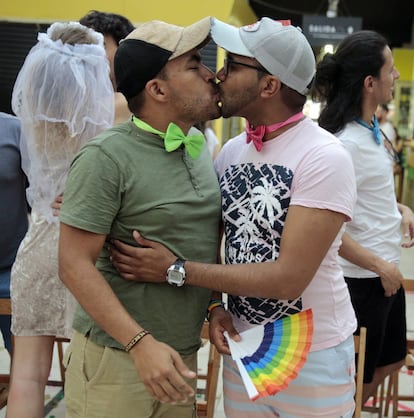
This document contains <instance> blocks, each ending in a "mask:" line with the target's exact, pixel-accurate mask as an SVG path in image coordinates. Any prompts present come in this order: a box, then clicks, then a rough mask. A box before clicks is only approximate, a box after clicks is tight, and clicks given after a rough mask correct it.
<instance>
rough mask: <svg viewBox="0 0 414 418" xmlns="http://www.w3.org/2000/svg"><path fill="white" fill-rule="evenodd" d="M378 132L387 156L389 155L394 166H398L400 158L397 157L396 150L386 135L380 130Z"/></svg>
mask: <svg viewBox="0 0 414 418" xmlns="http://www.w3.org/2000/svg"><path fill="white" fill-rule="evenodd" d="M380 132H381V134H382V136H383V137H384V146H385V149H386V150H387V152H388V154H389V155H390V157H391V158H392V160H393V161H394V163H395V164H400V163H401V160H400V157H399V156H398V152H397V150H396V149H395V148H394V145H392V142H391V141H390V140H389V139H388V137H387V135H385V133H384V131H383V130H382V129H380Z"/></svg>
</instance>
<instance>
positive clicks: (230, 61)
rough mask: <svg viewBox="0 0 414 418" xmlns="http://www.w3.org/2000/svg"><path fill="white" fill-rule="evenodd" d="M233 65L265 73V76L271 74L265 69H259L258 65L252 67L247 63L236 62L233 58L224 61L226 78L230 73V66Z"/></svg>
mask: <svg viewBox="0 0 414 418" xmlns="http://www.w3.org/2000/svg"><path fill="white" fill-rule="evenodd" d="M232 65H241V66H243V67H247V68H251V69H253V70H256V71H260V72H262V73H265V74H270V73H269V71H267V70H266V69H265V68H263V67H258V66H256V65H252V64H246V63H245V62H240V61H236V60H234V59H233V58H230V57H226V58H225V59H224V66H223V71H224V75H225V76H227V75H228V73H229V72H230V66H232Z"/></svg>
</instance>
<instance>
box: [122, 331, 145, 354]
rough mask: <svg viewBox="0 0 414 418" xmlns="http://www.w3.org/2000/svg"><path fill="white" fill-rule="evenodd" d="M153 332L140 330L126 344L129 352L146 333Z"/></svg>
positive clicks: (126, 349)
mask: <svg viewBox="0 0 414 418" xmlns="http://www.w3.org/2000/svg"><path fill="white" fill-rule="evenodd" d="M148 334H151V333H150V332H149V331H147V330H146V329H143V330H142V331H140V332H138V334H137V335H135V337H134V338H133V339H132V340H131V341H130V342H129V343H128V344H127V345H126V346H125V351H126V352H127V353H129V352H130V351H131V349H132V347H134V346H135V345H137V344H138V343H139V342H140V341H141V340H142V339H143V338H144V337H145V336H146V335H148Z"/></svg>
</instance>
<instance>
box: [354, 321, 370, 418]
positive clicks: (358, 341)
mask: <svg viewBox="0 0 414 418" xmlns="http://www.w3.org/2000/svg"><path fill="white" fill-rule="evenodd" d="M366 341H367V329H366V328H365V327H361V328H360V330H359V335H354V344H355V354H358V361H357V367H356V379H355V381H356V389H355V413H354V418H360V417H361V413H362V407H363V405H362V394H363V389H364V366H365V346H366Z"/></svg>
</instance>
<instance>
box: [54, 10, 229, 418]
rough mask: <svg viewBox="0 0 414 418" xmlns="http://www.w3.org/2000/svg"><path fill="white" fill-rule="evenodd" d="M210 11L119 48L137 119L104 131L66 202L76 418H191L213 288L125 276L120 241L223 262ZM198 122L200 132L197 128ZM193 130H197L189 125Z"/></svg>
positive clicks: (70, 409) (64, 275) (76, 168)
mask: <svg viewBox="0 0 414 418" xmlns="http://www.w3.org/2000/svg"><path fill="white" fill-rule="evenodd" d="M209 32H210V19H209V18H205V19H202V20H201V21H199V22H196V23H194V24H193V25H191V26H189V27H186V28H183V27H179V26H175V25H170V24H167V23H164V22H160V21H152V22H147V23H144V24H142V25H140V26H139V27H138V28H137V29H135V30H134V31H133V32H132V33H131V34H130V35H128V37H127V38H126V40H124V41H123V42H122V43H121V44H120V46H119V48H118V50H117V52H116V55H115V75H116V80H117V86H118V91H120V92H121V93H123V94H124V96H125V97H126V99H127V101H128V106H129V108H130V110H131V112H132V113H133V115H134V116H133V118H132V120H131V121H128V122H126V123H124V124H120V125H118V126H117V127H114V128H112V129H110V130H108V131H106V132H105V133H103V134H101V135H99V136H98V137H96V138H94V139H93V140H92V141H91V142H89V143H88V144H87V145H86V146H85V147H84V148H83V149H82V150H81V152H80V153H79V155H78V156H77V158H76V159H75V161H74V162H73V164H72V167H71V171H70V174H69V178H68V181H67V184H66V188H65V199H64V203H63V205H62V209H61V215H60V220H61V231H60V244H59V264H60V277H61V279H62V281H63V282H64V283H65V284H66V286H67V287H68V288H69V289H70V290H71V291H72V293H73V294H74V295H75V297H76V298H77V300H78V301H79V304H80V306H79V307H78V309H77V312H76V315H75V318H74V330H75V332H74V336H73V339H72V342H71V345H70V347H69V349H68V353H67V359H68V366H67V371H66V387H65V401H66V405H67V417H68V418H71V417H75V416H76V417H85V418H93V417H96V418H105V417H111V418H113V417H122V418H129V417H131V418H132V417H134V418H137V417H139V418H141V417H142V418H144V417H145V418H149V417H161V416H162V417H170V418H177V417H180V418H186V417H188V418H190V417H193V416H195V415H194V409H195V399H194V392H195V385H196V379H195V373H194V371H195V370H196V359H197V357H196V356H197V350H198V348H199V345H200V330H201V326H202V324H203V321H204V314H205V312H206V309H207V306H208V302H209V300H210V296H211V294H210V291H209V290H208V289H202V288H199V287H194V286H182V284H183V283H184V280H185V277H184V276H185V275H183V269H182V268H181V266H180V264H181V261H180V260H177V262H176V263H174V264H173V266H171V268H170V271H169V274H168V277H167V279H166V282H165V284H163V285H161V286H160V285H158V284H147V283H142V284H141V283H133V282H129V281H126V280H124V279H122V278H121V277H120V275H119V274H118V273H117V271H116V269H115V268H114V267H113V266H112V263H111V261H110V256H109V252H108V245H110V242H111V240H113V239H116V240H120V241H124V242H126V243H129V244H133V243H134V241H133V237H132V232H133V231H134V230H135V229H137V230H140V231H142V233H143V234H145V236H147V237H149V238H151V239H153V240H155V241H159V242H162V243H163V244H165V245H166V246H167V247H169V248H170V249H171V250H172V251H174V252H175V253H176V254H178V255H179V257H180V258H182V259H191V260H197V261H200V262H206V263H213V262H215V261H216V255H217V245H218V229H219V220H220V212H221V204H220V191H219V186H218V182H217V179H216V175H215V172H214V169H213V165H212V161H211V158H210V155H209V153H208V149H207V146H206V145H205V142H204V139H203V137H202V136H200V132H198V131H197V130H193V129H191V126H193V125H194V124H195V123H197V122H199V121H202V120H208V119H214V118H217V117H218V116H219V108H218V101H219V96H218V94H217V88H216V85H215V83H214V78H215V77H214V73H212V72H211V71H210V70H208V69H207V68H206V67H205V66H204V65H203V64H202V63H201V60H200V54H199V51H198V49H199V48H200V47H202V46H203V45H204V44H205V43H206V41H207V40H208V37H209ZM190 130H191V132H189V131H190ZM188 133H189V135H188V136H186V134H188Z"/></svg>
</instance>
